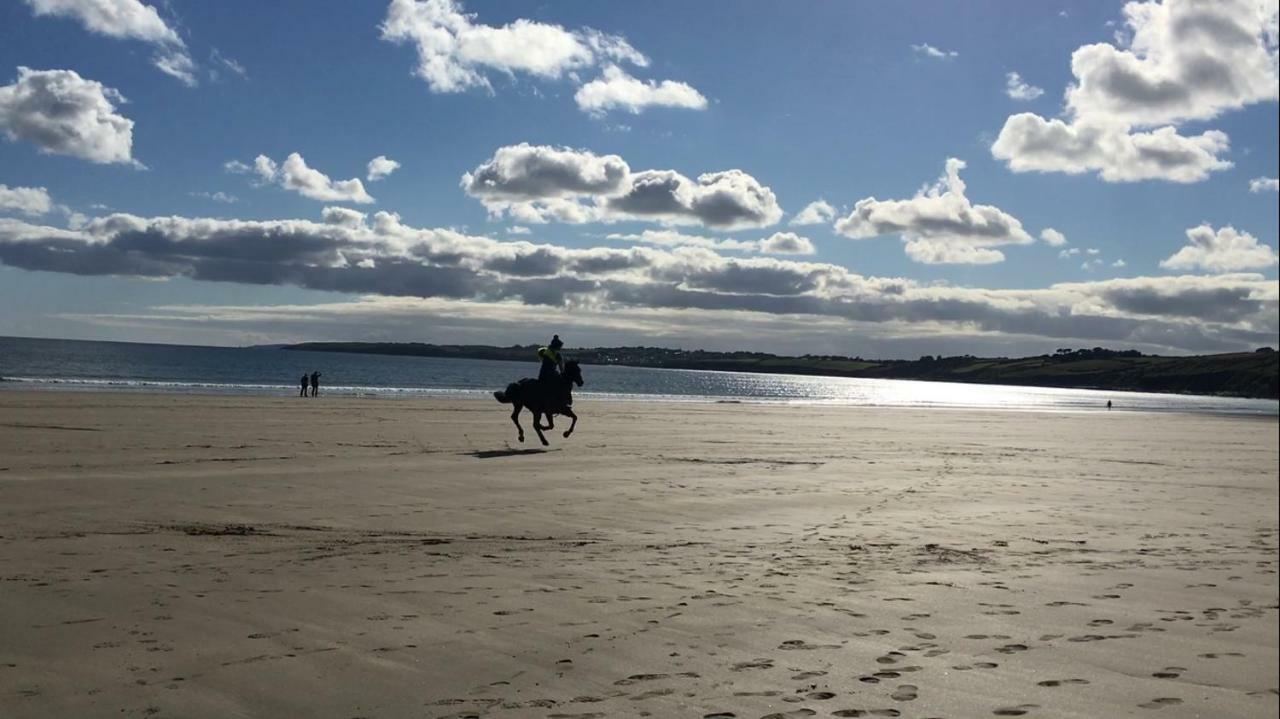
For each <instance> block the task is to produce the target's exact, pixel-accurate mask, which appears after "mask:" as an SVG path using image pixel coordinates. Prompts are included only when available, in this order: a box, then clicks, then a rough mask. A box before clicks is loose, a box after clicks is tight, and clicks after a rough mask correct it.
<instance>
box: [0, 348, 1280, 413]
mask: <svg viewBox="0 0 1280 719" xmlns="http://www.w3.org/2000/svg"><path fill="white" fill-rule="evenodd" d="M568 355H569V356H572V352H570V353H568ZM537 369H538V364H537V360H536V358H534V357H530V358H529V361H528V362H501V361H491V360H472V359H453V358H437V357H398V356H390V355H373V354H348V353H338V352H306V351H298V350H285V349H281V348H279V347H200V346H188V345H163V344H140V343H128V342H91V341H81V340H59V339H30V338H18V337H0V391H4V390H13V389H16V390H50V391H123V392H165V393H195V394H230V395H255V396H280V397H289V396H296V395H297V394H298V380H299V378H300V377H301V375H303V374H309V373H311V372H320V373H321V377H320V394H321V395H322V396H331V395H338V396H352V397H372V398H388V399H394V398H408V397H440V396H445V397H460V398H474V399H487V400H488V401H493V399H492V392H493V391H494V390H496V389H501V388H503V387H505V386H506V385H507V383H509V382H512V381H514V380H517V379H520V378H521V377H529V376H533V375H536V373H537ZM582 370H583V376H584V379H585V384H584V386H583V387H582V388H581V389H577V390H575V393H574V396H575V397H576V398H578V402H577V403H576V404H575V406H577V407H581V406H582V403H583V400H588V401H589V400H591V399H602V400H605V399H607V400H622V401H660V402H742V403H770V404H809V405H848V406H866V407H921V408H965V409H992V410H1010V411H1018V410H1021V411H1037V410H1038V411H1071V412H1096V411H1106V405H1107V402H1108V401H1110V402H1111V403H1112V407H1113V410H1112V411H1119V412H1193V413H1203V414H1229V415H1252V416H1258V417H1276V416H1280V402H1277V401H1275V400H1263V399H1239V398H1231V397H1208V396H1199V395H1173V394H1149V393H1142V392H1112V391H1103V390H1085V389H1057V388H1048V387H1017V386H1010V385H991V384H959V383H952V382H921V381H913V380H884V379H858V378H850V377H815V376H807V375H787V374H757V373H746V372H710V371H703V370H670V369H651V368H642V367H621V366H616V365H583V367H582Z"/></svg>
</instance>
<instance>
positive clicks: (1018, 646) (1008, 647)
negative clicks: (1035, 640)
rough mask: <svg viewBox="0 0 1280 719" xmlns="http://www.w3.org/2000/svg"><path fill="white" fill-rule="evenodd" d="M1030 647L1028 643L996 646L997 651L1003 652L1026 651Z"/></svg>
mask: <svg viewBox="0 0 1280 719" xmlns="http://www.w3.org/2000/svg"><path fill="white" fill-rule="evenodd" d="M1027 649H1029V647H1028V646H1027V645H1026V644H1006V645H1004V646H1002V647H996V651H997V652H1000V653H1001V654H1015V653H1017V652H1025V651H1027Z"/></svg>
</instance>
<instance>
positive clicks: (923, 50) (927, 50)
mask: <svg viewBox="0 0 1280 719" xmlns="http://www.w3.org/2000/svg"><path fill="white" fill-rule="evenodd" d="M911 49H912V50H914V51H915V52H916V53H917V54H918V55H921V56H923V57H932V58H936V59H938V60H948V59H950V58H953V57H959V56H960V53H958V52H956V51H955V50H939V49H938V48H936V47H934V46H932V45H930V44H929V43H927V42H923V43H920V44H918V45H912V46H911Z"/></svg>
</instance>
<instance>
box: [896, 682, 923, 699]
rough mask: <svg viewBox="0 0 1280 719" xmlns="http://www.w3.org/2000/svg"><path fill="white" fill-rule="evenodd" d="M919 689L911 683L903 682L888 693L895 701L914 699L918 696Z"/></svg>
mask: <svg viewBox="0 0 1280 719" xmlns="http://www.w3.org/2000/svg"><path fill="white" fill-rule="evenodd" d="M919 689H920V688H919V687H917V686H915V685H913V684H903V685H902V686H900V687H898V688H897V690H896V691H894V692H893V693H892V694H890V695H889V698H890V699H892V700H894V701H895V702H910V701H915V699H916V697H918V696H920V693H919Z"/></svg>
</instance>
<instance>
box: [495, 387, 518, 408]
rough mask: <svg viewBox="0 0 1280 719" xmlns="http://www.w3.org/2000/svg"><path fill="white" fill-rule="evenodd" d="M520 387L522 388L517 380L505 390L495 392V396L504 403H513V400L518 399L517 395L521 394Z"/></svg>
mask: <svg viewBox="0 0 1280 719" xmlns="http://www.w3.org/2000/svg"><path fill="white" fill-rule="evenodd" d="M519 389H520V385H518V384H516V383H515V382H512V383H511V384H509V385H507V388H506V389H505V390H501V389H500V390H498V391H497V392H494V393H493V398H494V399H496V400H498V401H499V402H501V403H503V404H511V403H512V402H514V401H516V395H518V394H519Z"/></svg>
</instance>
